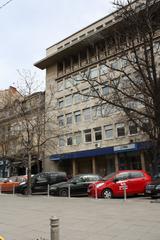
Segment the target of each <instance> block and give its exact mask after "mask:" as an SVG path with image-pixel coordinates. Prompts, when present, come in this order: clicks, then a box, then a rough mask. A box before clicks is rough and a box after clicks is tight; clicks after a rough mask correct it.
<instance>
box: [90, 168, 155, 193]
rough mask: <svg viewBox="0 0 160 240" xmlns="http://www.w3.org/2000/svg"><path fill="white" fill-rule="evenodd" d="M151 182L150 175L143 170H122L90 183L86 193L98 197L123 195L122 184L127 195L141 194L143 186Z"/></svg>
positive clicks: (143, 189) (143, 190)
mask: <svg viewBox="0 0 160 240" xmlns="http://www.w3.org/2000/svg"><path fill="white" fill-rule="evenodd" d="M150 182H151V176H150V175H148V173H146V172H145V171H143V170H124V171H118V172H117V173H111V174H109V175H107V176H106V177H104V178H103V181H98V182H96V183H94V184H90V185H89V187H88V195H89V196H91V197H98V198H101V197H102V198H112V197H122V196H123V195H124V185H125V188H126V194H127V196H131V195H136V194H142V193H144V192H145V187H146V185H147V184H148V183H150Z"/></svg>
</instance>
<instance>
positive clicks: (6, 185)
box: [0, 176, 26, 193]
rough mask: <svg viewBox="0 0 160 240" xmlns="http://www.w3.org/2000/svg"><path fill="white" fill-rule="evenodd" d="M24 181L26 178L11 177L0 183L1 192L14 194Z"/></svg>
mask: <svg viewBox="0 0 160 240" xmlns="http://www.w3.org/2000/svg"><path fill="white" fill-rule="evenodd" d="M22 181H26V176H12V177H10V178H6V179H4V180H3V181H2V182H0V189H1V192H5V193H10V192H14V191H15V188H16V187H17V186H18V185H19V184H20V183H21V182H22Z"/></svg>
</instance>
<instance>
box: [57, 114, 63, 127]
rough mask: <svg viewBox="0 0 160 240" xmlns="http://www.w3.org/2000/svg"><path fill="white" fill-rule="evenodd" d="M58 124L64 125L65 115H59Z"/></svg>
mask: <svg viewBox="0 0 160 240" xmlns="http://www.w3.org/2000/svg"><path fill="white" fill-rule="evenodd" d="M58 125H59V126H60V127H62V126H64V116H63V115H61V116H59V117H58Z"/></svg>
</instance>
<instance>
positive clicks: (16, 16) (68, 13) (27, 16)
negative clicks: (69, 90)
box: [0, 0, 113, 89]
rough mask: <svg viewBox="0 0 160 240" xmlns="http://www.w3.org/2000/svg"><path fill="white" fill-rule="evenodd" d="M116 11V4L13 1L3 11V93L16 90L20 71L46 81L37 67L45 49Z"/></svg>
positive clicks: (78, 0) (107, 0)
mask: <svg viewBox="0 0 160 240" xmlns="http://www.w3.org/2000/svg"><path fill="white" fill-rule="evenodd" d="M5 2H7V0H0V6H2V5H3V4H4V3H5ZM112 10H113V8H112V0H12V1H11V2H10V3H9V4H8V5H6V6H5V7H3V8H0V29H1V34H0V89H5V88H8V87H9V86H10V85H13V86H14V83H16V82H17V80H18V79H19V78H20V77H19V75H18V73H17V69H18V70H20V71H21V70H22V69H27V70H31V71H32V72H33V73H34V72H36V73H37V77H38V78H39V79H42V78H44V77H45V71H42V70H38V69H37V68H35V67H33V64H34V63H35V62H37V61H39V60H40V59H42V58H44V57H45V49H46V48H48V47H49V46H51V45H53V44H55V43H56V42H58V41H60V40H62V39H63V38H65V37H67V36H69V35H71V34H73V33H74V32H76V31H78V30H80V29H81V28H83V27H86V26H87V25H89V24H91V23H93V22H94V21H97V20H98V19H100V18H102V17H104V16H106V15H107V14H109V13H110V12H111V11H112Z"/></svg>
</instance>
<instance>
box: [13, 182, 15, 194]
mask: <svg viewBox="0 0 160 240" xmlns="http://www.w3.org/2000/svg"><path fill="white" fill-rule="evenodd" d="M14 195H15V185H13V196H14Z"/></svg>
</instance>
